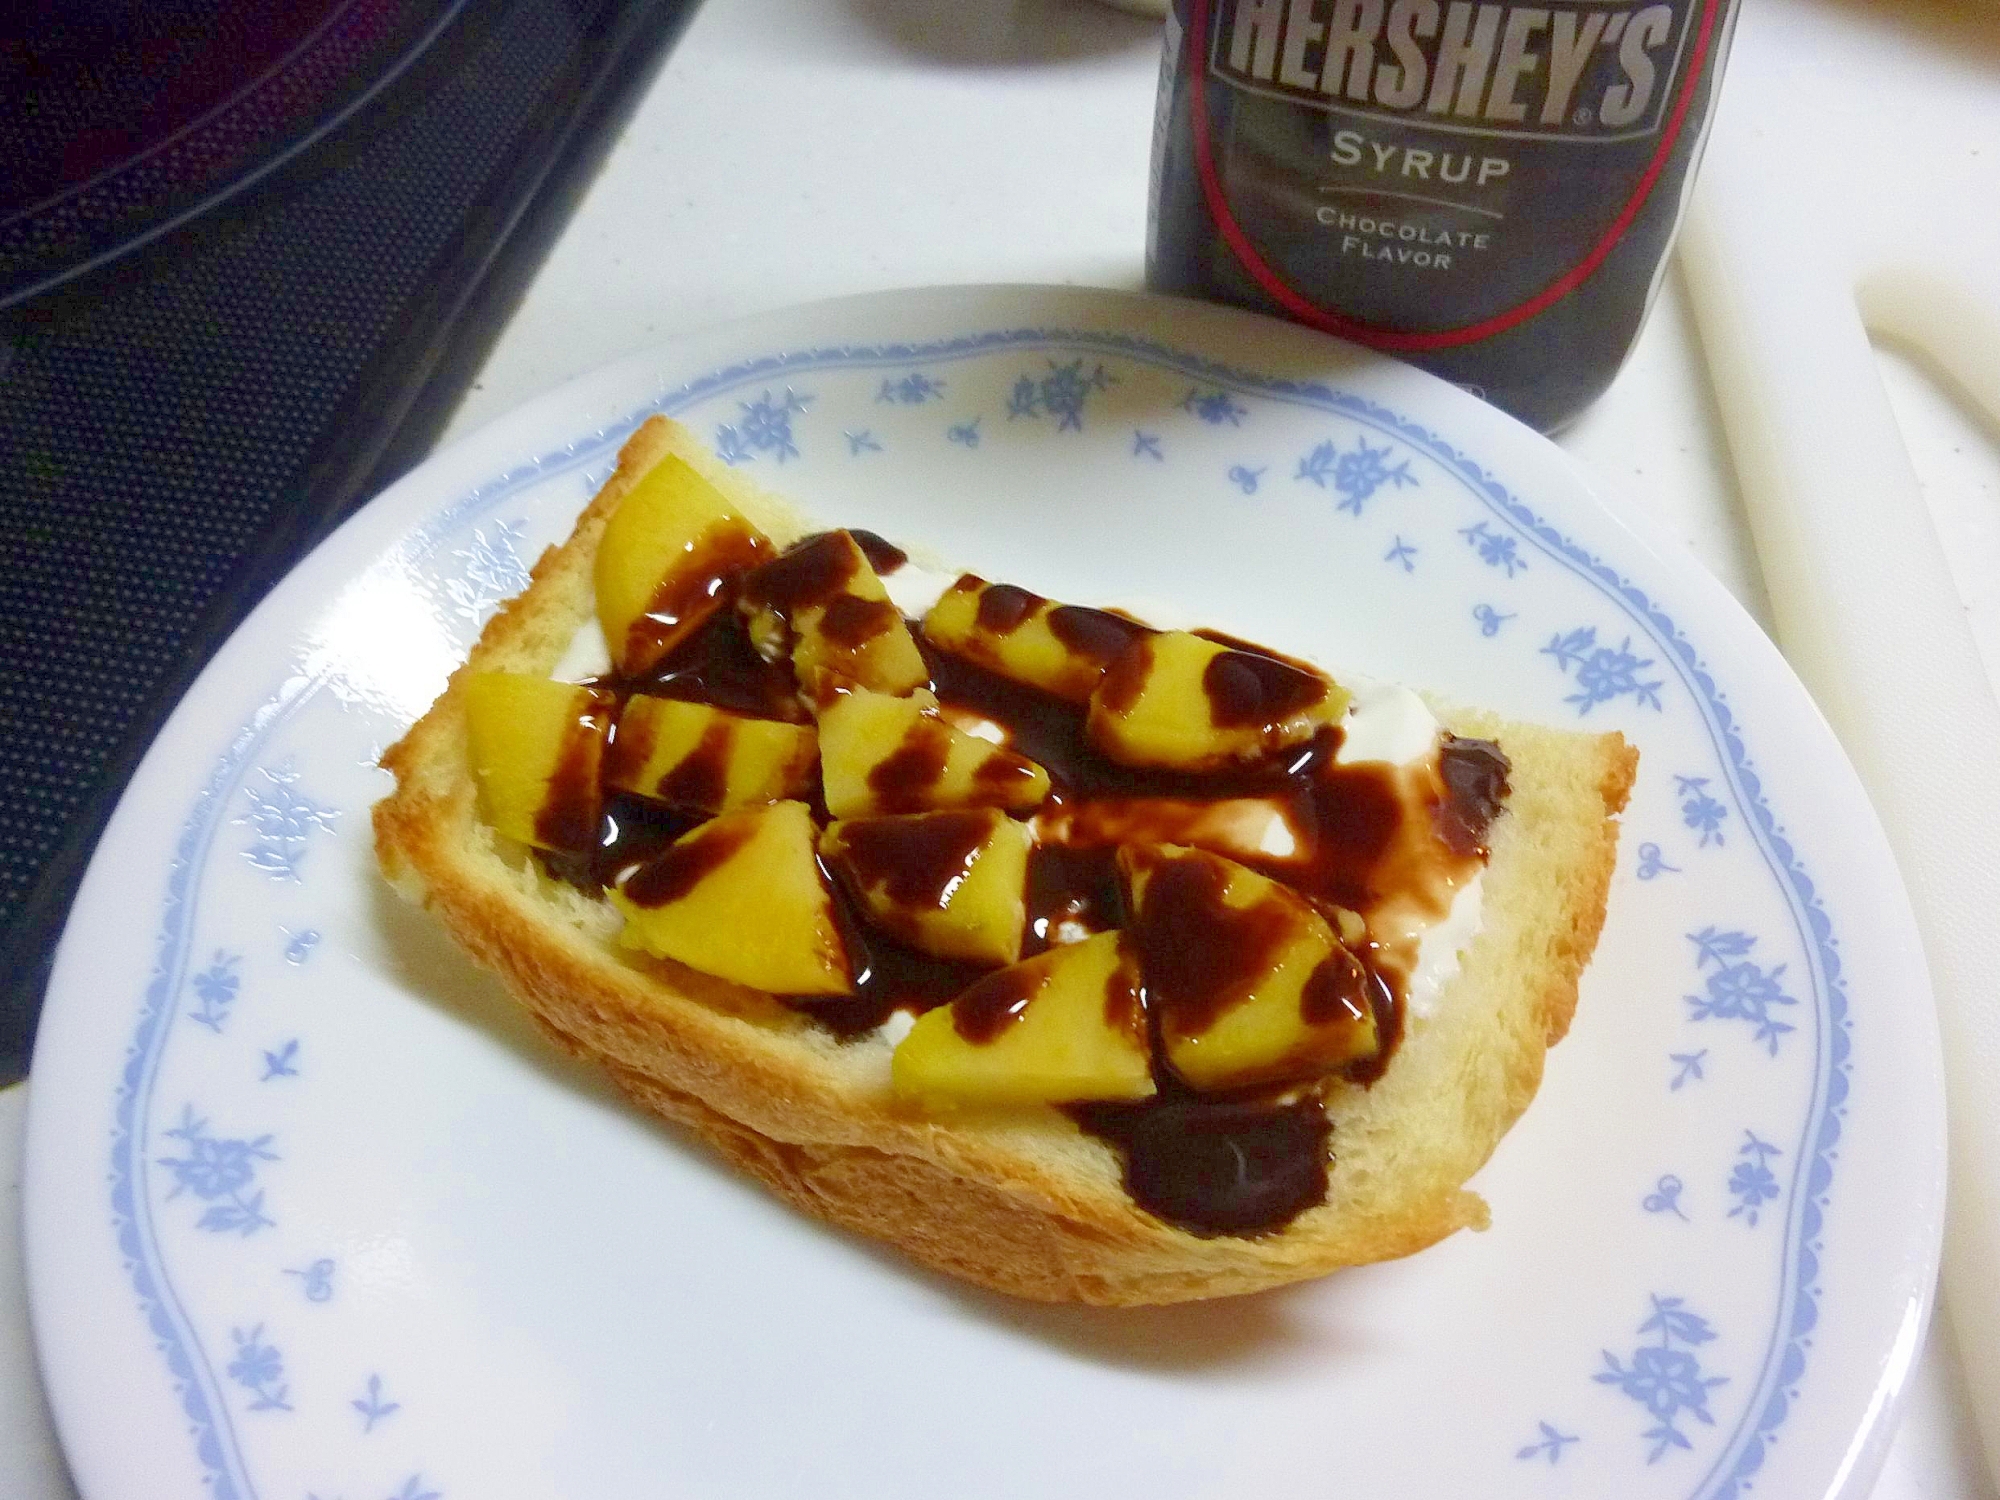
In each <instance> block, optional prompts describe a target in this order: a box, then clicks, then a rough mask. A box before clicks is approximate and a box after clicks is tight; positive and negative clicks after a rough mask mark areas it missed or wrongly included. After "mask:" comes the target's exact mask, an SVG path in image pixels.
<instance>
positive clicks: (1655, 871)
mask: <svg viewBox="0 0 2000 1500" xmlns="http://www.w3.org/2000/svg"><path fill="white" fill-rule="evenodd" d="M1680 872H1681V867H1680V866H1679V865H1670V864H1668V863H1667V857H1666V856H1665V855H1664V854H1662V853H1661V852H1660V846H1659V845H1658V844H1650V843H1648V844H1641V845H1640V846H1639V868H1638V869H1637V870H1636V871H1634V872H1633V873H1634V874H1636V875H1637V876H1638V877H1639V878H1640V879H1641V880H1652V879H1655V878H1656V877H1658V876H1660V875H1678V874H1680Z"/></svg>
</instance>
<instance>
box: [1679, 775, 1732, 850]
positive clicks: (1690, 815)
mask: <svg viewBox="0 0 2000 1500" xmlns="http://www.w3.org/2000/svg"><path fill="white" fill-rule="evenodd" d="M1674 786H1675V787H1676V789H1677V794H1678V795H1679V796H1680V798H1681V799H1682V800H1681V821H1682V822H1683V823H1685V824H1686V825H1687V826H1688V827H1689V828H1692V829H1694V830H1695V831H1696V832H1697V833H1699V834H1700V835H1701V843H1700V845H1699V846H1698V847H1700V848H1703V849H1706V848H1707V847H1708V846H1709V845H1710V844H1711V843H1714V844H1720V843H1721V842H1722V820H1723V819H1724V818H1726V817H1728V816H1729V809H1728V808H1727V807H1724V806H1723V805H1722V804H1721V803H1720V802H1718V801H1716V800H1715V798H1713V797H1711V796H1710V795H1709V794H1708V792H1707V791H1706V790H1705V788H1706V787H1707V786H1708V778H1707V777H1706V776H1676V777H1675V778H1674Z"/></svg>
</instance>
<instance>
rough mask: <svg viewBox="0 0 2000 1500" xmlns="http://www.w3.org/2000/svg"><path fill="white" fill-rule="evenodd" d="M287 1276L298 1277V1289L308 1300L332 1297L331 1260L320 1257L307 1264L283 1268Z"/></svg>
mask: <svg viewBox="0 0 2000 1500" xmlns="http://www.w3.org/2000/svg"><path fill="white" fill-rule="evenodd" d="M284 1270H285V1274H286V1275H287V1276H296V1277H298V1278H299V1290H300V1291H302V1292H304V1293H305V1294H306V1301H308V1302H327V1301H331V1300H332V1298H333V1270H334V1266H333V1262H332V1261H331V1260H328V1259H326V1258H325V1257H321V1258H320V1259H319V1260H316V1261H314V1262H313V1263H312V1264H311V1265H309V1266H301V1267H298V1268H296V1269H294V1268H293V1267H291V1266H287V1267H285V1268H284Z"/></svg>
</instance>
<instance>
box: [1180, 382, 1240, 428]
mask: <svg viewBox="0 0 2000 1500" xmlns="http://www.w3.org/2000/svg"><path fill="white" fill-rule="evenodd" d="M1181 410H1182V411H1186V412H1192V413H1194V415H1196V416H1197V417H1200V418H1201V419H1202V421H1204V422H1206V423H1208V424H1209V426H1211V427H1220V426H1221V425H1222V424H1223V423H1224V422H1227V423H1228V424H1229V425H1230V426H1231V427H1241V426H1242V425H1243V419H1244V418H1245V417H1247V416H1249V415H1250V409H1249V408H1248V407H1247V406H1238V405H1237V404H1236V403H1235V402H1234V401H1232V400H1230V398H1229V392H1227V391H1225V390H1223V389H1222V388H1221V387H1220V386H1217V387H1216V388H1215V389H1213V390H1209V391H1204V390H1202V389H1201V388H1200V387H1199V386H1189V387H1188V393H1187V394H1186V395H1185V396H1183V397H1181Z"/></svg>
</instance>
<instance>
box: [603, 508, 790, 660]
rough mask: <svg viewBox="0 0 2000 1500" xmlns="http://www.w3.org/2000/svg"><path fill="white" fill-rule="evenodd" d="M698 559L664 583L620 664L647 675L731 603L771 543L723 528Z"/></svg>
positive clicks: (703, 544) (706, 539)
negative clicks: (738, 582)
mask: <svg viewBox="0 0 2000 1500" xmlns="http://www.w3.org/2000/svg"><path fill="white" fill-rule="evenodd" d="M695 547H696V551H695V553H694V555H693V556H692V557H691V558H689V559H688V560H687V562H685V563H684V564H682V565H681V566H679V567H676V568H675V569H674V570H673V571H672V572H670V573H669V574H668V575H667V576H666V577H665V578H664V579H662V580H661V581H660V586H659V588H658V589H657V590H656V591H655V592H654V594H653V597H652V599H651V601H650V602H649V603H648V604H647V606H646V610H645V612H644V613H643V614H641V615H640V616H639V617H638V618H637V619H636V620H634V621H633V622H632V624H631V626H630V627H629V629H628V630H627V631H626V635H625V639H624V640H623V641H622V642H612V643H610V644H612V645H614V646H616V647H617V648H618V649H617V660H618V666H619V667H620V669H621V670H623V671H626V672H638V671H644V670H645V669H646V668H647V667H648V666H650V665H652V663H654V662H656V661H658V660H659V659H660V657H662V656H664V655H665V654H666V653H667V652H669V651H671V650H672V649H673V648H674V647H675V646H676V645H678V644H679V643H680V641H681V640H682V639H683V638H684V637H685V636H686V635H687V634H688V632H689V631H691V630H693V629H694V628H696V627H697V626H698V625H700V624H701V622H702V621H703V620H706V619H710V618H712V617H713V616H714V615H715V613H716V611H718V610H719V609H722V608H723V607H724V606H725V605H726V604H727V603H728V601H729V597H730V594H731V591H732V589H733V584H734V580H735V579H736V578H738V577H739V576H741V575H742V573H743V572H744V570H745V569H747V568H752V567H755V566H756V565H757V564H758V563H760V562H762V561H763V560H764V559H765V558H767V557H769V556H770V555H771V546H770V543H768V542H766V541H765V540H764V539H763V538H762V537H761V536H759V535H757V534H756V533H755V532H753V531H749V530H747V529H745V528H744V527H743V526H742V525H741V524H738V525H734V526H724V527H718V528H716V529H715V530H714V531H711V532H709V533H708V534H707V535H705V536H703V537H702V538H701V539H700V541H698V542H697V543H696V544H695Z"/></svg>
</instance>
